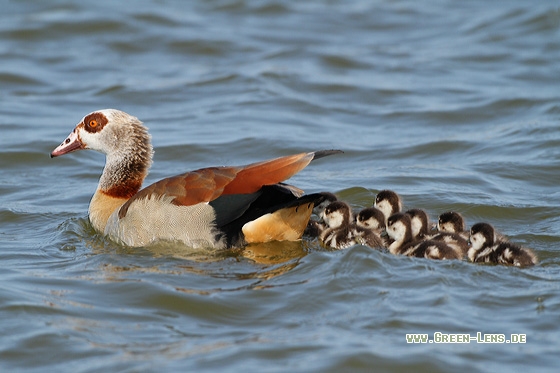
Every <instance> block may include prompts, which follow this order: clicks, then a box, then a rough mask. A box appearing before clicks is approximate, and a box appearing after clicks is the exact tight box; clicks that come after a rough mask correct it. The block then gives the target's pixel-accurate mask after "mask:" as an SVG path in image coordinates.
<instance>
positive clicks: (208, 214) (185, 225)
mask: <svg viewBox="0 0 560 373" xmlns="http://www.w3.org/2000/svg"><path fill="white" fill-rule="evenodd" d="M172 200H173V198H171V197H162V198H154V197H151V198H150V197H147V198H143V199H139V200H137V201H134V202H133V203H132V204H130V206H128V209H127V211H126V213H125V214H124V216H119V209H117V210H116V211H115V212H113V214H112V215H111V216H110V217H109V220H108V221H107V225H106V226H105V234H106V235H108V236H109V237H110V238H111V239H113V240H115V241H118V242H121V243H123V244H125V245H128V246H134V247H138V246H146V245H150V244H153V243H155V242H158V241H179V242H182V243H184V244H185V245H187V246H189V247H191V248H195V249H200V248H210V249H222V248H225V247H226V244H225V239H223V238H221V239H220V237H221V236H222V235H220V232H219V231H218V230H217V229H216V227H215V223H214V221H215V218H216V215H215V212H214V209H213V208H212V207H211V206H210V205H208V204H207V203H199V204H196V205H192V206H179V205H175V204H173V203H172Z"/></svg>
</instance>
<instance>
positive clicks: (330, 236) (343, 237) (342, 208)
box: [319, 201, 383, 249]
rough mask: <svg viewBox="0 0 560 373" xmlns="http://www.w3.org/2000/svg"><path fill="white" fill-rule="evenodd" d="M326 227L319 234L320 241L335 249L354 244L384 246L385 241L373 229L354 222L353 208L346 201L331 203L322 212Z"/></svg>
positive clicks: (372, 246)
mask: <svg viewBox="0 0 560 373" xmlns="http://www.w3.org/2000/svg"><path fill="white" fill-rule="evenodd" d="M322 217H323V221H324V222H325V227H324V228H323V230H322V231H321V232H320V234H319V239H320V241H321V242H322V243H323V244H324V245H325V246H328V247H331V248H333V249H346V248H349V247H350V246H354V245H358V244H361V245H366V246H369V247H371V248H378V249H380V248H382V247H383V242H382V240H381V238H380V237H378V236H377V235H376V234H375V233H374V232H373V231H372V230H370V229H366V228H363V227H358V226H357V225H356V224H354V221H353V217H352V209H351V208H350V206H349V205H348V204H347V203H346V202H342V201H335V202H332V203H330V204H329V205H328V206H327V207H325V210H324V211H323V214H322Z"/></svg>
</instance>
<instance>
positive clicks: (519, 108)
mask: <svg viewBox="0 0 560 373" xmlns="http://www.w3.org/2000/svg"><path fill="white" fill-rule="evenodd" d="M90 3H91V2H81V1H70V0H67V1H64V0H60V1H49V2H43V1H33V0H28V1H17V2H16V1H7V0H4V1H1V8H2V15H1V16H0V19H1V22H0V56H1V62H0V87H1V88H0V99H1V101H0V102H1V103H0V129H1V134H2V135H1V138H0V167H1V173H0V266H1V270H0V284H1V285H0V332H1V333H0V335H1V337H0V367H1V368H2V370H6V371H8V370H16V371H20V370H28V371H37V372H44V371H46V370H56V371H58V372H95V371H131V372H132V371H154V372H156V371H157V372H160V371H231V372H239V371H278V372H285V371H302V372H303V371H305V372H308V371H314V372H326V371H332V372H335V371H336V372H338V371H370V370H376V371H398V370H402V371H425V372H437V371H441V372H443V371H459V370H461V371H470V372H494V371H504V370H508V371H513V370H515V371H520V370H523V369H525V370H527V371H539V370H540V371H556V369H557V367H558V366H559V365H560V357H559V356H560V355H559V354H558V351H559V349H560V333H559V332H560V330H559V325H560V270H559V269H560V252H559V250H560V217H559V213H558V211H559V207H560V192H559V181H560V176H559V175H560V132H559V127H560V126H559V119H560V80H559V77H560V64H559V61H560V10H559V8H560V7H559V5H558V3H557V2H556V1H538V2H528V1H515V0H514V1H508V2H488V1H469V2H456V1H435V0H431V1H418V2H416V1H383V0H381V1H360V0H350V1H336V0H334V1H305V2H289V1H280V0H261V1H240V0H220V1H190V2H183V1H155V0H153V1H150V0H142V1H136V2H133V3H131V2H113V1H97V2H95V4H93V3H91V4H90ZM86 4H87V5H86ZM106 107H114V108H118V109H121V110H124V111H127V112H129V113H131V114H133V115H135V116H138V117H139V118H140V119H141V120H143V121H144V122H145V123H146V125H147V126H148V127H149V128H150V132H151V134H152V137H153V143H154V147H155V151H156V153H155V159H154V166H153V168H152V170H151V173H150V175H149V177H148V182H151V181H155V180H158V179H159V178H162V177H165V176H170V175H173V174H177V173H182V172H185V171H187V170H189V169H195V168H198V167H204V166H214V165H236V164H245V163H249V162H252V161H258V160H262V159H267V158H272V157H276V156H281V155H287V154H291V153H294V152H302V151H310V150H318V149H330V148H338V149H342V150H344V151H345V153H344V154H342V155H337V156H331V157H329V158H325V159H321V160H319V161H317V162H314V163H313V164H312V165H310V166H309V167H308V168H306V169H305V170H304V171H302V172H301V173H300V174H298V175H296V176H295V177H293V178H292V179H291V180H290V183H292V184H294V185H297V186H299V187H301V188H303V189H305V190H306V191H307V192H316V191H322V190H329V191H333V192H336V193H337V194H338V196H339V197H341V198H343V199H345V200H347V201H349V202H350V203H351V204H352V206H353V207H354V208H356V209H359V208H361V207H365V206H369V205H371V203H372V200H373V198H374V196H375V194H376V193H377V192H378V191H379V190H381V189H386V188H388V189H393V190H395V191H397V192H399V193H400V194H401V196H402V197H403V199H404V202H405V205H406V206H405V207H407V208H410V207H420V208H423V209H425V210H426V211H428V212H429V214H430V216H431V218H432V219H435V218H436V217H437V215H438V214H439V213H441V212H443V211H446V210H457V211H460V212H461V213H463V215H464V216H465V217H466V219H467V223H468V224H472V223H475V222H478V221H487V222H490V223H492V224H493V225H495V226H496V228H497V229H498V230H500V231H501V232H502V233H504V234H505V235H507V236H509V237H510V239H511V240H513V241H515V242H517V243H519V244H522V245H524V246H528V247H531V248H533V249H534V251H535V252H536V254H537V255H538V257H539V259H540V263H539V264H538V265H537V266H535V267H533V268H527V269H518V268H508V267H496V266H483V265H473V264H471V263H467V262H462V261H446V262H436V261H429V260H426V259H413V258H403V257H396V256H392V255H390V254H387V253H381V252H378V251H374V250H372V249H369V248H367V247H364V246H356V247H352V248H350V249H347V250H343V251H329V250H325V249H324V248H322V247H321V246H320V244H319V243H318V242H316V241H314V240H311V239H304V240H303V241H302V242H297V243H273V244H268V245H257V246H251V247H248V248H246V249H245V250H243V251H233V252H226V253H219V254H215V255H208V254H204V253H192V252H188V251H187V250H185V248H184V247H174V246H169V245H159V246H155V247H149V248H140V249H130V248H126V247H122V246H118V245H116V244H114V243H112V242H110V241H108V240H107V239H105V238H104V237H102V236H101V235H99V234H97V233H96V232H95V231H94V230H93V228H92V227H91V225H90V223H89V221H88V218H87V207H88V203H89V200H90V198H91V195H92V194H93V192H94V190H95V188H96V185H97V181H98V178H99V175H100V173H101V169H102V166H103V162H104V158H103V156H102V155H100V154H97V153H94V152H87V151H84V152H80V153H75V154H72V155H67V156H65V157H61V158H56V159H54V160H51V159H49V157H48V154H49V152H50V151H51V150H52V149H54V147H56V146H57V145H58V144H59V143H60V142H61V141H62V140H64V138H65V137H66V135H67V134H68V133H69V132H70V131H71V130H72V128H73V126H74V125H75V124H76V123H77V122H78V121H79V120H80V119H81V118H82V117H83V116H84V115H85V114H87V113H89V112H91V111H93V110H95V109H101V108H106ZM436 332H443V333H463V334H470V335H471V336H473V337H475V336H476V335H477V333H478V332H480V333H483V334H490V333H497V334H505V335H506V336H507V337H508V338H509V337H510V335H511V334H512V333H515V334H525V335H526V343H524V344H484V343H477V342H475V341H473V342H471V343H468V344H434V343H432V344H430V343H426V344H407V343H406V338H405V336H406V334H409V333H426V334H428V336H429V337H430V338H432V337H434V333H436Z"/></svg>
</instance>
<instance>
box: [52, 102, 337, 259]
mask: <svg viewBox="0 0 560 373" xmlns="http://www.w3.org/2000/svg"><path fill="white" fill-rule="evenodd" d="M80 149H93V150H97V151H99V152H101V153H104V154H105V155H106V163H105V168H104V170H103V174H102V175H101V178H100V180H99V186H98V187H97V190H96V192H95V194H94V195H93V198H92V199H91V202H90V205H89V219H90V221H91V224H92V225H93V227H94V228H95V229H96V230H98V231H99V232H103V233H104V234H105V235H107V236H109V237H110V238H112V239H113V240H115V241H117V242H120V243H123V244H125V245H129V246H145V245H149V244H151V243H154V242H156V241H160V240H164V241H179V242H183V243H184V244H186V245H187V246H189V247H192V248H213V249H223V248H228V247H238V246H243V245H245V244H247V243H256V242H268V241H294V240H298V239H300V238H301V236H302V234H303V231H304V229H305V227H306V226H307V222H308V220H309V217H310V216H311V212H312V210H313V207H314V205H315V204H316V203H320V202H321V201H322V199H323V197H322V196H321V195H320V194H309V195H303V196H302V193H303V191H301V190H300V189H298V188H295V187H292V186H289V185H287V184H284V183H282V182H283V181H284V180H286V179H288V178H290V177H291V176H293V175H294V174H296V173H297V172H299V171H301V170H302V169H303V168H305V167H306V166H307V165H308V164H309V163H310V162H311V161H312V160H314V159H318V158H322V157H324V156H327V155H330V154H334V153H340V151H339V150H324V151H318V152H310V153H301V154H295V155H290V156H285V157H280V158H276V159H272V160H267V161H263V162H258V163H253V164H249V165H246V166H237V167H235V166H230V167H209V168H202V169H199V170H195V171H191V172H187V173H184V174H181V175H177V176H173V177H168V178H165V179H162V180H160V181H158V182H156V183H154V184H152V185H150V186H147V187H145V188H144V189H141V186H142V182H143V181H144V178H145V177H146V175H147V173H148V169H149V167H150V165H151V163H152V156H153V149H152V145H151V137H150V135H149V134H148V131H147V128H146V127H145V126H144V125H143V124H142V122H141V121H140V120H138V118H136V117H133V116H131V115H129V114H127V113H125V112H122V111H119V110H115V109H105V110H99V111H95V112H92V113H90V114H88V115H86V116H85V117H84V118H83V119H82V120H81V121H80V123H78V124H77V125H76V127H75V128H74V130H73V131H72V132H71V133H70V135H69V136H68V137H67V138H66V140H64V142H63V143H62V144H60V146H58V147H57V148H56V149H54V150H53V151H52V153H51V157H58V156H60V155H64V154H67V153H70V152H73V151H76V150H80Z"/></svg>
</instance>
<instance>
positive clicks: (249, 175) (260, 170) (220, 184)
mask: <svg viewBox="0 0 560 373" xmlns="http://www.w3.org/2000/svg"><path fill="white" fill-rule="evenodd" d="M327 153H328V154H327ZM329 154H333V152H332V151H321V152H311V153H300V154H295V155H289V156H285V157H280V158H276V159H271V160H268V161H263V162H258V163H252V164H249V165H246V166H239V167H210V168H202V169H200V170H196V171H192V172H188V173H186V174H182V175H177V176H173V177H169V178H166V179H162V180H160V181H158V182H156V183H154V184H152V185H150V186H148V187H146V188H144V189H142V190H141V191H140V192H138V193H137V194H136V195H134V196H133V197H132V198H130V199H129V200H128V201H127V202H126V203H125V204H124V205H123V206H122V207H121V209H120V211H119V216H120V217H124V216H125V215H126V212H127V210H128V206H130V204H131V203H132V202H134V200H136V199H140V198H144V197H147V196H151V195H154V196H156V197H157V196H171V197H173V198H174V199H173V203H174V204H176V205H183V206H190V205H195V204H197V203H201V202H210V201H213V200H214V199H216V198H218V197H219V196H221V195H222V194H248V193H254V192H256V191H258V190H259V189H260V188H261V187H262V186H264V185H273V184H276V183H279V182H282V181H284V180H286V179H288V178H290V177H291V176H293V175H295V174H296V173H298V172H299V171H301V170H302V169H304V168H305V167H306V166H307V165H308V164H309V163H310V162H311V161H312V160H313V159H314V158H320V157H323V156H325V155H329Z"/></svg>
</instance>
